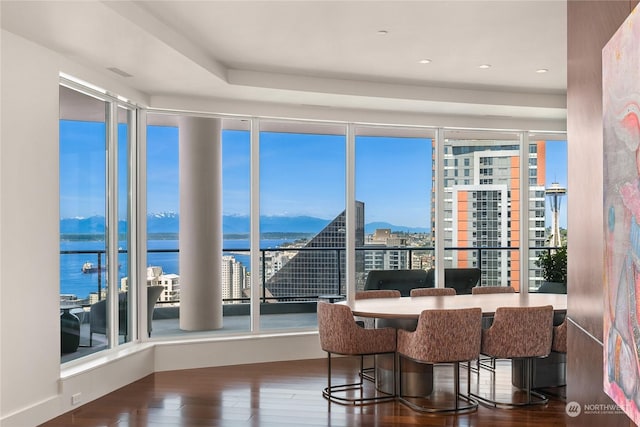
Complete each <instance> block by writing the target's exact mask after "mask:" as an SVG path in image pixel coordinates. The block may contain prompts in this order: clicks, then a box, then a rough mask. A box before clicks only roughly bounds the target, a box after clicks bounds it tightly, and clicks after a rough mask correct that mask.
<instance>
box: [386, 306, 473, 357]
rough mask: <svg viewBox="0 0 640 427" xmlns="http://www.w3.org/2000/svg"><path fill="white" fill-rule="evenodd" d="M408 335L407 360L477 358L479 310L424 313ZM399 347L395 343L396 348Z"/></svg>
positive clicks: (468, 309)
mask: <svg viewBox="0 0 640 427" xmlns="http://www.w3.org/2000/svg"><path fill="white" fill-rule="evenodd" d="M412 335H413V339H412V343H411V347H412V352H413V351H415V353H413V354H412V355H411V357H413V358H415V359H417V360H423V361H427V362H433V363H440V362H459V361H465V360H472V359H477V358H478V356H479V354H480V345H481V337H482V309H481V308H480V307H474V308H463V309H451V310H424V311H423V312H422V313H420V317H419V318H418V325H417V327H416V330H415V332H413V334H412ZM398 336H399V337H401V335H398ZM401 346H402V344H401V343H400V342H399V343H398V347H399V348H400V347H401Z"/></svg>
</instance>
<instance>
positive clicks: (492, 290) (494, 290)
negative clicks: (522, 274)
mask: <svg viewBox="0 0 640 427" xmlns="http://www.w3.org/2000/svg"><path fill="white" fill-rule="evenodd" d="M515 291H516V290H515V288H514V287H513V286H475V287H473V288H471V294H473V295H480V294H512V293H515Z"/></svg>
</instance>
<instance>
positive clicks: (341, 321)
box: [318, 301, 396, 355]
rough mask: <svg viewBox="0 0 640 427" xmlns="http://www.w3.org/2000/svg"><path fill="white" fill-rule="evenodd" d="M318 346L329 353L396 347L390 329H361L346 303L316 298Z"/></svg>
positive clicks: (350, 352)
mask: <svg viewBox="0 0 640 427" xmlns="http://www.w3.org/2000/svg"><path fill="white" fill-rule="evenodd" d="M318 333H319V335H320V346H321V347H322V349H323V350H324V351H326V352H329V353H336V354H346V355H355V354H375V353H387V352H393V351H395V349H396V331H395V329H392V328H378V329H364V328H361V327H360V326H358V325H356V322H355V320H354V318H353V313H352V312H351V309H350V308H349V306H347V305H343V304H333V303H329V302H326V301H318Z"/></svg>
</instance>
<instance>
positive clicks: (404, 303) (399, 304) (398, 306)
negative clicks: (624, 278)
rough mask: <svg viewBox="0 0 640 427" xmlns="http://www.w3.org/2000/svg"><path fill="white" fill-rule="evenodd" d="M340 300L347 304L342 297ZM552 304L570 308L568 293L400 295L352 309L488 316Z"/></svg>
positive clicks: (390, 315) (389, 314) (391, 314)
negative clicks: (476, 311) (477, 311)
mask: <svg viewBox="0 0 640 427" xmlns="http://www.w3.org/2000/svg"><path fill="white" fill-rule="evenodd" d="M337 304H347V302H346V301H341V302H339V303H337ZM541 305H552V306H553V309H554V311H556V312H566V311H567V295H565V294H538V293H531V294H520V293H514V294H480V295H450V296H424V297H400V298H370V299H361V300H356V301H354V304H353V306H352V307H351V310H352V311H353V314H354V315H356V316H361V317H376V318H382V319H384V318H387V319H399V318H418V316H419V315H420V312H422V310H428V309H456V308H470V307H480V308H482V314H483V315H486V316H489V315H492V314H494V313H495V311H496V308H498V307H536V306H541Z"/></svg>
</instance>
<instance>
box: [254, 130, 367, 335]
mask: <svg viewBox="0 0 640 427" xmlns="http://www.w3.org/2000/svg"><path fill="white" fill-rule="evenodd" d="M345 131H346V129H345V126H344V125H336V124H321V123H299V122H284V121H261V122H260V247H261V256H262V262H261V266H262V286H263V288H262V290H261V293H260V295H261V298H262V304H261V316H260V329H283V328H301V327H302V328H305V327H307V328H308V327H314V326H315V324H316V319H315V307H314V302H315V301H316V300H317V298H318V296H320V295H327V294H333V295H335V294H344V293H345V282H344V277H345V276H344V274H345V257H344V255H345V254H344V250H345V236H346V228H345V179H346V176H345V173H346V172H345V171H346V165H345V156H346V151H345V150H346V136H345ZM361 219H362V218H361ZM356 234H358V233H356ZM356 238H357V237H356ZM274 248H279V249H278V250H273V249H274ZM292 313H298V315H297V319H289V318H288V317H287V316H289V317H290V316H291V314H292ZM300 313H307V314H306V317H301V315H300Z"/></svg>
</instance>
